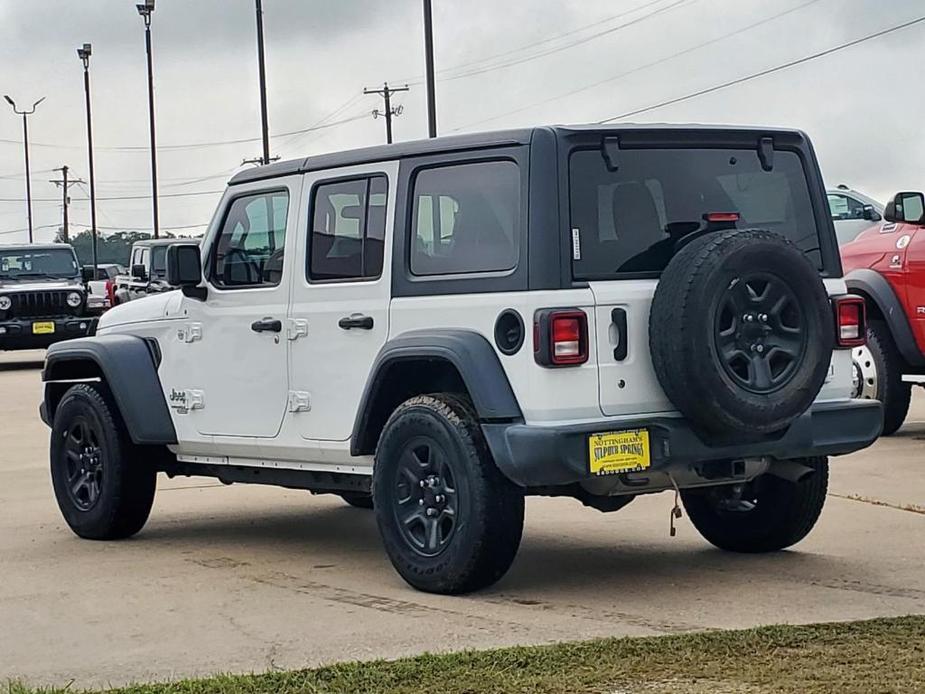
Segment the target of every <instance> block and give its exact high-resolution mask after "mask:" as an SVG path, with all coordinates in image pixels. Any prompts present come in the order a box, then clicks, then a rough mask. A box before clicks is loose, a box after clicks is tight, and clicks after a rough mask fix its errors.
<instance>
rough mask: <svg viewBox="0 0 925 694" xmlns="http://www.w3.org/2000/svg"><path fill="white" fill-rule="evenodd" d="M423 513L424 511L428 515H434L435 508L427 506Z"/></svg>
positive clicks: (435, 513)
mask: <svg viewBox="0 0 925 694" xmlns="http://www.w3.org/2000/svg"><path fill="white" fill-rule="evenodd" d="M424 513H426V514H427V516H428V517H430V518H433V517H434V516H436V515H437V509H435V508H429V509H427V510H426V511H425V512H424Z"/></svg>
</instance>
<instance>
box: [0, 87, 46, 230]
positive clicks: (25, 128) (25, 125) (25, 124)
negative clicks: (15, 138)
mask: <svg viewBox="0 0 925 694" xmlns="http://www.w3.org/2000/svg"><path fill="white" fill-rule="evenodd" d="M3 98H4V99H6V100H7V103H9V105H10V106H12V107H13V113H15V114H16V115H17V116H22V143H23V147H24V149H25V153H26V213H27V216H28V217H29V243H32V180H31V175H32V174H31V173H30V171H29V121H28V117H29V116H31V115H32V114H33V113H35V109H36V107H37V106H38V105H39V104H40V103H42V102H43V101H45V97H44V96H43V97H42V98H41V99H39V100H38V101H36V102H35V103H34V104H32V109H31V110H29V111H26V110H22V111H20V110H19V109H18V108H16V102H15V101H13V99H12V98H10V96H9V95H4V97H3Z"/></svg>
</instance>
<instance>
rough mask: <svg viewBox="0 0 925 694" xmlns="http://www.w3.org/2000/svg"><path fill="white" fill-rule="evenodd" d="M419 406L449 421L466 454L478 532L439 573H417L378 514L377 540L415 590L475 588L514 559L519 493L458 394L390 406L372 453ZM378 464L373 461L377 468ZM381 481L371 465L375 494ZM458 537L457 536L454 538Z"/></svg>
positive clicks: (521, 511) (520, 513)
mask: <svg viewBox="0 0 925 694" xmlns="http://www.w3.org/2000/svg"><path fill="white" fill-rule="evenodd" d="M422 408H423V409H425V410H427V411H429V412H430V413H431V414H433V415H436V416H437V417H439V418H440V419H442V420H443V421H444V422H445V423H446V424H447V425H449V427H450V428H451V430H452V431H453V433H454V435H455V436H456V437H457V440H458V442H459V444H460V445H461V447H462V450H463V451H464V453H465V458H466V461H467V463H468V464H467V465H466V469H467V473H468V479H469V485H470V490H471V493H472V494H473V496H478V497H480V499H476V500H475V503H474V504H473V506H474V507H475V508H476V509H477V512H476V513H477V515H476V517H472V518H469V519H468V520H467V521H466V522H467V523H468V524H474V525H476V526H477V527H479V528H480V530H481V531H480V532H479V533H478V535H477V538H476V540H475V542H474V544H473V545H472V546H470V547H469V548H468V550H467V551H466V555H467V560H466V562H465V563H464V564H462V565H460V566H457V567H454V568H453V570H452V571H444V572H442V573H441V574H440V575H438V576H437V575H434V574H429V573H424V572H422V571H421V570H420V568H419V567H418V566H416V565H415V563H414V562H411V561H408V560H407V557H406V556H405V555H406V553H408V552H409V551H410V550H407V549H406V548H404V546H403V543H402V542H401V541H400V540H399V541H396V540H395V539H394V538H392V537H391V535H390V533H389V532H388V531H386V530H385V529H384V528H383V521H382V518H381V516H380V515H379V514H377V519H378V520H379V526H380V532H381V535H382V539H383V542H384V544H385V545H386V551H387V553H388V555H389V558H390V559H391V560H392V563H393V565H394V566H395V568H396V570H397V571H398V572H399V574H401V576H402V577H403V578H404V579H405V580H406V581H407V582H408V583H410V584H411V585H412V586H414V587H415V588H418V589H419V590H424V591H427V592H433V593H442V594H447V595H458V594H463V593H469V592H473V591H477V590H480V589H482V588H486V587H488V586H490V585H492V584H494V583H495V582H496V581H498V580H499V579H500V578H501V577H502V576H503V575H504V574H505V573H506V572H507V570H508V569H509V568H510V566H511V564H512V563H513V561H514V557H515V556H516V554H517V550H518V548H519V546H520V540H521V535H522V532H523V516H524V495H523V491H522V490H521V489H520V488H519V487H517V486H516V485H515V484H514V483H512V482H511V481H510V480H509V479H507V478H506V477H505V476H504V475H503V474H502V473H501V471H500V470H498V468H497V466H496V465H495V463H494V460H493V459H492V457H491V452H490V451H489V449H488V445H487V444H486V442H485V439H484V437H483V435H482V430H481V428H480V427H479V424H478V416H477V414H476V412H475V409H474V408H473V406H472V404H471V402H470V401H469V400H468V399H467V398H465V397H463V396H458V395H455V394H450V393H434V394H429V395H419V396H415V397H413V398H411V399H409V400H406V401H405V402H404V403H402V404H401V405H399V406H398V407H397V408H396V409H395V411H394V412H393V413H392V414H391V416H390V417H389V419H388V421H387V422H386V424H385V427H384V428H383V430H382V436H381V437H380V441H379V446H378V448H377V454H378V452H379V451H381V450H382V447H383V442H385V441H386V440H387V437H388V436H390V435H391V433H390V432H392V431H394V430H395V427H396V426H397V423H399V422H401V420H403V419H404V418H407V417H409V416H412V417H413V416H414V414H415V411H416V410H420V409H422ZM379 465H380V463H379V461H378V459H377V461H376V468H378V467H379ZM385 484H386V483H385V481H383V480H381V479H380V478H379V477H377V475H376V474H375V468H374V473H373V495H374V497H377V496H378V495H379V494H382V493H385V489H380V488H379V487H380V485H385ZM457 485H458V481H457ZM377 490H378V492H377ZM480 502H481V503H480ZM383 506H384V507H385V508H384V509H383V511H382V513H383V514H385V513H389V512H390V509H389V507H388V505H386V504H383ZM459 539H460V538H459V537H458V536H457V538H454V541H457V540H459Z"/></svg>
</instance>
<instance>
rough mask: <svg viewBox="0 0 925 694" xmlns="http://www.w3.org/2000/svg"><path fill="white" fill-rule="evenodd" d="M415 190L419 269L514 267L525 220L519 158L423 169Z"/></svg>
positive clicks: (415, 267) (447, 271) (414, 244)
mask: <svg viewBox="0 0 925 694" xmlns="http://www.w3.org/2000/svg"><path fill="white" fill-rule="evenodd" d="M412 195H413V209H412V218H411V259H410V264H411V272H412V273H413V274H415V275H452V274H463V273H471V272H497V271H505V270H511V269H513V268H514V266H515V265H516V263H517V241H516V239H517V230H518V229H519V228H520V224H521V219H520V209H521V206H520V172H519V169H518V167H517V164H515V163H514V162H512V161H490V162H473V163H469V164H459V165H453V166H442V167H439V168H433V169H422V170H421V171H419V172H418V173H417V175H416V176H415V179H414V188H413V193H412Z"/></svg>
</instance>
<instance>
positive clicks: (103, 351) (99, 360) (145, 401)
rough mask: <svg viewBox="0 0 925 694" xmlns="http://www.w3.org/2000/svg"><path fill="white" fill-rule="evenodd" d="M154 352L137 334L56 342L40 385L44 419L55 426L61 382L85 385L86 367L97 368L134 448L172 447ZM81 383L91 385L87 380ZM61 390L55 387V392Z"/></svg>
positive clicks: (174, 438)
mask: <svg viewBox="0 0 925 694" xmlns="http://www.w3.org/2000/svg"><path fill="white" fill-rule="evenodd" d="M155 359H156V357H155V353H154V352H152V348H151V347H150V346H149V344H148V343H147V342H146V341H145V340H144V339H143V338H140V337H137V336H135V335H103V336H97V337H91V338H82V339H77V340H67V341H65V342H58V343H56V344H53V345H52V346H51V347H49V348H48V353H47V355H46V357H45V368H44V370H43V371H42V381H44V382H45V400H44V402H43V403H42V411H43V416H44V418H45V419H46V422H47V423H48V424H49V425H51V423H52V422H54V416H55V409H56V408H57V406H58V401H59V400H60V395H61V394H62V393H61V388H60V385H61V381H69V380H73V379H74V376H75V374H79V375H78V380H81V379H82V378H83V377H82V374H83V373H85V371H84V370H82V366H86V365H87V364H90V365H93V366H95V367H96V370H98V372H99V374H100V377H101V378H102V380H103V381H105V383H106V385H107V387H108V388H109V390H110V392H112V395H113V398H114V399H115V402H116V406H117V407H118V409H119V414H120V415H121V416H122V420H123V421H124V422H125V426H126V428H127V429H128V434H129V436H130V437H131V439H132V441H133V442H134V443H136V444H143V445H169V444H175V443H176V442H177V432H176V429H174V426H173V421H172V420H171V417H170V410H169V409H168V407H167V402H166V400H165V398H164V390H163V388H162V387H161V381H160V378H159V377H158V375H157V364H156V363H155ZM83 380H87V379H85V378H83ZM56 386H57V387H56Z"/></svg>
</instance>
